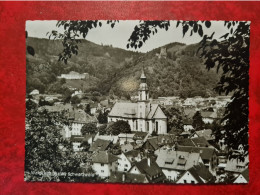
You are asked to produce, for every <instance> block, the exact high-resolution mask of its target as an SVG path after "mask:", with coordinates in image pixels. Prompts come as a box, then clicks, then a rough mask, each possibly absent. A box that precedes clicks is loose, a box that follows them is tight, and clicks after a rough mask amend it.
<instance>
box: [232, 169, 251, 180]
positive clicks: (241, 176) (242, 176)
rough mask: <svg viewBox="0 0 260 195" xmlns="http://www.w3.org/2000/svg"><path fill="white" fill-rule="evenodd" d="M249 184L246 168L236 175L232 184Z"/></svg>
mask: <svg viewBox="0 0 260 195" xmlns="http://www.w3.org/2000/svg"><path fill="white" fill-rule="evenodd" d="M248 182H249V169H248V168H246V169H245V170H244V171H243V172H242V173H240V174H239V175H238V177H237V178H236V179H235V181H234V183H248Z"/></svg>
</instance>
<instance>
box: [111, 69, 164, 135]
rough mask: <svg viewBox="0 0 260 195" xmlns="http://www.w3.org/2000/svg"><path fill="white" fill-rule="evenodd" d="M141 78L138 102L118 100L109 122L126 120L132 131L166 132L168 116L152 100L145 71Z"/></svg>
mask: <svg viewBox="0 0 260 195" xmlns="http://www.w3.org/2000/svg"><path fill="white" fill-rule="evenodd" d="M140 79H141V84H140V87H139V100H138V102H137V103H132V102H116V103H115V104H114V106H113V108H112V110H111V112H110V113H109V114H108V122H111V121H114V122H115V121H118V120H124V121H127V122H128V124H129V125H130V128H131V130H132V131H139V132H149V133H152V132H153V131H155V132H157V133H158V134H166V133H167V117H166V116H165V114H164V113H163V111H162V109H161V108H160V106H159V105H158V104H153V103H151V102H150V100H149V90H148V86H147V84H146V76H145V74H144V72H142V75H141V78H140Z"/></svg>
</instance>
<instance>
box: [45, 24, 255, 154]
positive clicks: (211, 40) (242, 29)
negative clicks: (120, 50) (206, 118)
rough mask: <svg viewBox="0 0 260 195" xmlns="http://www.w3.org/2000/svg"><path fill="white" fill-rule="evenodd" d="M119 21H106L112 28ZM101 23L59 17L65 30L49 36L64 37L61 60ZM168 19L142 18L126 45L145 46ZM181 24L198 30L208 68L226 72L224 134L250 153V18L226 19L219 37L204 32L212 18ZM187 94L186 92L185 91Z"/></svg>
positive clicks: (234, 145)
mask: <svg viewBox="0 0 260 195" xmlns="http://www.w3.org/2000/svg"><path fill="white" fill-rule="evenodd" d="M116 22H118V21H111V20H110V21H107V23H108V24H109V25H111V27H112V28H113V27H114V26H115V23H116ZM98 25H99V26H102V22H99V21H97V20H95V21H59V22H58V23H57V26H63V27H64V33H63V34H62V33H58V32H57V31H52V33H51V35H50V37H54V38H61V39H62V40H63V45H64V50H63V52H62V53H61V54H60V58H59V60H63V61H64V62H65V63H67V60H68V58H70V57H71V55H72V54H77V53H78V46H77V43H79V42H80V40H78V39H76V37H78V36H79V35H82V36H83V37H84V38H85V37H86V36H87V33H88V32H89V30H91V29H92V28H96V27H97V26H98ZM169 26H170V22H169V21H140V23H139V24H138V25H137V26H136V27H135V28H134V31H133V32H132V34H131V36H130V38H129V39H128V43H127V48H130V47H131V48H135V49H137V48H138V47H139V48H140V47H142V45H143V44H144V43H145V42H146V41H147V40H148V39H149V37H150V35H151V34H153V35H154V34H156V33H157V32H158V29H159V28H160V29H165V30H168V28H169ZM180 26H181V27H182V31H183V36H185V35H187V33H190V36H193V35H194V34H198V35H199V36H200V37H201V38H202V41H201V42H200V48H199V51H198V53H197V55H199V56H200V57H201V58H202V59H203V61H204V64H205V66H206V68H207V69H208V70H209V69H211V68H213V67H216V68H217V71H218V70H219V69H220V68H221V69H222V70H223V73H222V75H221V78H220V80H219V82H218V85H217V86H216V88H215V90H216V91H217V92H218V93H219V94H222V93H225V94H229V93H230V92H233V94H232V97H231V99H232V101H231V102H230V103H229V104H228V105H227V107H226V110H225V113H224V117H223V119H222V120H223V121H225V125H224V128H225V133H224V134H223V138H224V139H225V142H226V144H227V145H228V147H229V148H230V149H231V150H237V149H238V148H239V146H241V145H242V146H243V147H244V151H245V152H244V154H241V156H242V157H243V156H245V155H247V154H248V85H249V75H248V72H249V32H250V23H249V22H234V21H230V22H227V21H226V22H224V27H226V29H227V31H228V32H227V33H226V34H224V35H223V36H221V37H220V38H221V41H217V40H216V37H215V36H214V33H213V34H211V35H207V34H204V30H203V29H204V28H210V27H211V22H210V21H177V25H176V28H178V27H180ZM182 95H183V96H186V95H187V94H182Z"/></svg>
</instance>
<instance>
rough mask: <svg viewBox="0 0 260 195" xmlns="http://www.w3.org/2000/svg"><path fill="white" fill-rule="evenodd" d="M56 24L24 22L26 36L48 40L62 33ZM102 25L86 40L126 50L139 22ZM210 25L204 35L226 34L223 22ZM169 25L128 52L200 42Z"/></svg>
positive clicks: (125, 21) (173, 22) (199, 38)
mask: <svg viewBox="0 0 260 195" xmlns="http://www.w3.org/2000/svg"><path fill="white" fill-rule="evenodd" d="M56 23H57V21H56V20H41V21H40V20H35V21H26V30H27V32H28V36H29V37H38V38H48V36H47V35H46V33H47V32H51V31H52V30H57V31H58V32H61V33H62V32H63V27H61V28H58V27H56ZM102 23H103V25H102V27H97V28H94V29H91V31H89V33H88V35H87V37H86V39H87V40H89V41H91V42H94V43H96V44H103V45H112V46H113V47H118V48H122V49H126V50H127V48H126V45H127V40H128V39H129V37H130V35H131V33H132V32H133V30H134V27H135V26H136V25H138V24H139V21H138V20H120V22H119V23H116V25H115V27H114V28H111V27H110V25H107V24H106V22H105V21H103V22H102ZM211 23H212V25H211V27H210V28H209V29H208V28H206V27H204V28H203V31H204V33H205V34H208V35H211V34H212V32H215V35H214V36H215V38H217V39H218V38H219V37H220V36H222V35H224V34H225V33H226V32H227V29H226V28H225V27H224V22H223V21H211ZM170 24H171V25H170V28H169V30H168V31H165V30H164V29H158V33H156V34H155V35H151V37H150V38H149V39H148V40H147V41H146V42H145V44H144V45H143V46H142V47H141V48H138V49H137V50H134V49H128V50H133V51H139V52H148V51H150V50H152V49H154V48H158V47H161V46H164V45H166V44H169V43H172V42H180V43H185V44H193V43H198V42H199V41H201V39H202V38H201V37H200V36H199V35H197V34H196V35H193V36H189V35H190V33H189V32H188V33H187V34H186V35H185V36H184V37H183V33H182V28H181V26H179V27H178V28H176V21H170Z"/></svg>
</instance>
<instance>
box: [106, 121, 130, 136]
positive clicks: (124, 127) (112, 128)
mask: <svg viewBox="0 0 260 195" xmlns="http://www.w3.org/2000/svg"><path fill="white" fill-rule="evenodd" d="M120 133H131V128H130V125H129V124H128V122H126V121H122V120H119V121H116V122H114V123H111V124H110V125H108V127H107V134H112V135H119V134H120Z"/></svg>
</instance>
